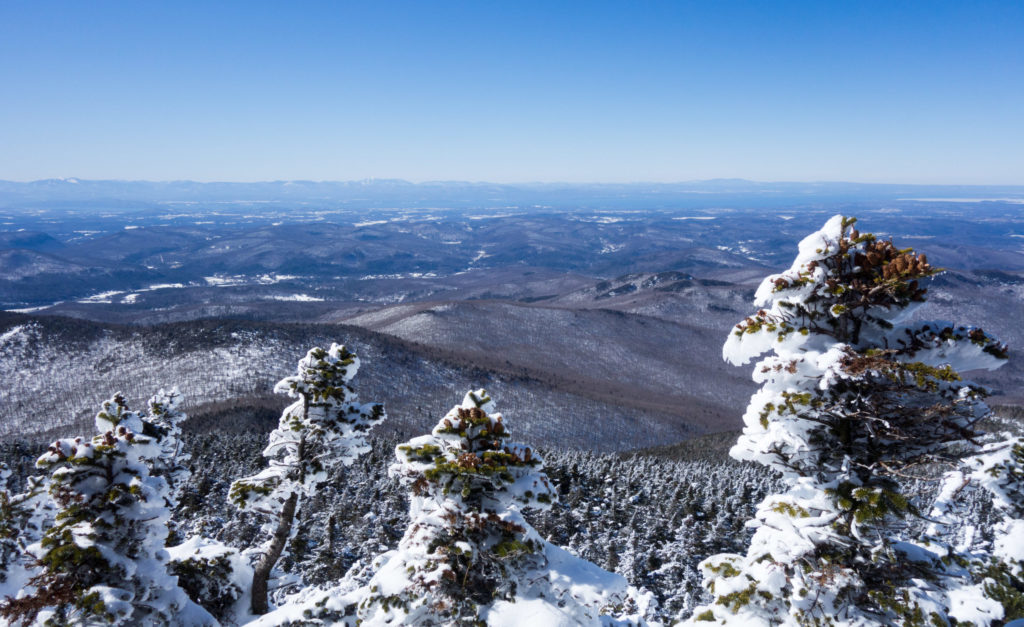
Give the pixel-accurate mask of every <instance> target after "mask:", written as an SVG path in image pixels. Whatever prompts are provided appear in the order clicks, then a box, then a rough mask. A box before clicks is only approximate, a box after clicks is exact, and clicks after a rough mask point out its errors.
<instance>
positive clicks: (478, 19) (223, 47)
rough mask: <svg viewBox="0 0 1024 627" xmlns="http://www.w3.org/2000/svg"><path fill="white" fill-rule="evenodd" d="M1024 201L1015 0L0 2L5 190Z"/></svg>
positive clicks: (1018, 6) (1023, 114)
mask: <svg viewBox="0 0 1024 627" xmlns="http://www.w3.org/2000/svg"><path fill="white" fill-rule="evenodd" d="M71 176H75V177H79V178H120V179H151V180H171V179H195V180H235V181H254V180H273V179H317V180H350V179H362V178H370V177H377V178H405V179H409V180H413V181H422V180H445V179H447V180H455V179H457V180H487V181H499V182H524V181H571V182H624V181H686V180H694V179H704V178H718V177H742V178H749V179H756V180H846V181H864V182H913V183H975V184H1024V2H1020V1H1018V0H1013V1H1006V2H955V3H953V2H948V3H947V2H941V1H937V0H936V1H930V2H902V1H901V2H892V1H886V2H861V1H858V2H846V1H842V2H840V1H835V2H829V1H824V0H822V1H816V2H739V1H736V2H727V1H708V2H684V1H678V2H640V1H636V2H625V1H623V2H613V3H605V2H578V3H573V2H535V3H534V2H524V1H520V2H490V1H483V0H481V1H479V2H465V3H455V2H428V1H425V0H421V1H416V2H383V1H382V2H365V3H344V2H323V3H317V2H287V3H271V2H266V3H260V2H244V3H242V2H239V3H226V2H225V3H214V2H195V3H190V2H183V1H178V2H174V3H171V2H165V3H157V2H123V3H121V2H103V1H99V2H67V3H58V2H47V1H43V0H40V1H36V2H28V1H26V2H18V1H13V0H7V1H5V2H2V3H0V179H11V180H31V179H38V178H49V177H71Z"/></svg>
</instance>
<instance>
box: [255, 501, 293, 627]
mask: <svg viewBox="0 0 1024 627" xmlns="http://www.w3.org/2000/svg"><path fill="white" fill-rule="evenodd" d="M298 502H299V495H298V493H296V492H292V493H291V495H289V496H288V500H287V501H285V502H284V507H283V508H282V509H281V518H280V520H279V521H278V523H277V529H276V530H275V531H274V537H273V539H272V540H271V542H270V546H269V547H268V548H267V552H266V553H264V554H263V557H262V558H261V559H260V561H259V563H257V564H256V567H255V568H254V569H253V571H252V613H253V614H256V615H259V614H266V613H267V581H268V580H269V579H270V571H271V570H273V568H274V564H276V563H277V560H278V559H279V558H280V557H281V552H282V551H284V545H285V543H286V542H288V536H290V535H291V533H292V521H293V520H294V519H295V506H296V505H297V504H298Z"/></svg>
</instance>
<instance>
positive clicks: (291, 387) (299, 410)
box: [230, 344, 385, 614]
mask: <svg viewBox="0 0 1024 627" xmlns="http://www.w3.org/2000/svg"><path fill="white" fill-rule="evenodd" d="M358 370H359V358H358V357H356V356H355V355H354V354H353V353H351V352H349V351H348V349H346V348H345V347H344V346H341V345H339V344H332V345H331V348H330V349H329V350H324V349H322V348H314V349H311V350H310V351H309V352H308V353H307V354H306V356H305V357H303V358H302V359H301V360H300V361H299V366H298V372H297V374H295V375H294V376H291V377H287V378H285V379H282V380H281V381H279V382H278V384H277V385H276V386H274V391H275V392H278V393H283V394H288V395H289V396H291V397H292V398H295V399H297V400H296V401H295V402H294V403H292V404H291V405H289V406H288V407H287V408H286V409H285V410H284V413H283V414H282V415H281V421H280V424H279V425H278V427H277V429H275V430H274V431H273V432H271V434H270V443H269V445H268V446H267V448H266V449H265V450H264V451H263V455H264V457H266V458H268V460H269V467H268V468H266V469H265V470H263V471H262V472H260V473H258V474H256V475H254V476H252V477H248V478H245V479H239V480H238V481H236V482H234V483H233V484H232V485H231V492H230V498H231V501H232V502H233V503H234V504H235V505H237V506H238V507H239V508H241V509H243V510H251V511H255V512H259V513H261V514H265V515H267V516H269V517H271V521H272V522H271V523H270V524H269V525H268V530H269V531H271V532H272V534H273V535H272V537H271V539H270V541H269V543H268V544H267V545H266V547H265V550H264V553H263V556H262V557H261V559H260V560H259V562H258V563H257V564H256V567H255V573H254V578H253V590H252V609H253V612H254V613H256V614H264V613H266V611H267V609H268V605H267V580H268V579H269V577H270V572H271V569H273V567H274V564H276V563H277V560H278V559H279V558H280V556H281V553H282V552H283V550H284V547H285V543H286V542H287V541H288V539H289V537H290V536H291V534H292V531H293V530H292V521H293V520H294V518H295V513H296V512H297V511H298V509H299V507H300V505H301V502H300V501H301V499H302V497H303V496H308V495H310V494H312V493H313V491H314V490H316V488H317V486H319V485H320V484H321V483H323V482H324V481H325V480H326V479H327V475H328V472H329V471H330V470H331V469H332V468H334V467H336V466H338V465H342V464H343V465H348V464H351V463H352V462H353V461H354V460H355V459H356V458H357V457H358V456H359V455H362V454H363V453H365V452H367V451H369V450H370V446H369V444H368V443H367V441H366V434H367V432H368V431H369V430H370V429H371V428H372V427H373V426H374V425H376V424H378V423H379V422H380V421H381V420H383V419H384V417H385V416H384V406H383V405H381V404H379V403H373V404H360V403H359V402H358V397H357V395H356V393H355V392H354V391H353V390H352V387H351V386H350V381H351V380H352V377H354V376H355V375H356V372H358Z"/></svg>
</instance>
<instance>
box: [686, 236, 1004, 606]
mask: <svg viewBox="0 0 1024 627" xmlns="http://www.w3.org/2000/svg"><path fill="white" fill-rule="evenodd" d="M935 272H936V270H934V269H933V268H932V267H931V266H930V265H929V264H928V261H927V259H926V258H925V256H924V255H921V254H916V253H914V252H913V251H911V250H909V249H899V248H897V247H896V246H895V245H893V243H892V242H891V241H886V240H881V239H878V238H876V237H874V236H873V235H871V234H868V233H859V232H858V231H857V230H856V228H854V220H853V219H851V218H845V217H842V216H835V217H833V218H832V219H830V220H829V221H828V222H827V223H826V224H825V226H824V228H823V229H822V230H821V231H819V232H817V233H814V234H812V235H810V236H809V237H807V238H805V239H804V240H803V241H802V242H801V243H800V246H799V255H798V256H797V258H796V260H795V261H794V263H793V265H792V267H791V268H790V269H789V270H787V271H785V272H783V273H781V274H777V275H772V276H769V277H768V278H767V279H765V280H764V282H762V284H761V286H760V287H759V288H758V290H757V293H756V297H755V299H756V302H755V304H756V305H758V306H760V307H761V309H760V310H758V311H757V313H755V314H754V315H752V316H750V317H748V318H747V319H745V320H743V321H742V322H740V323H739V324H738V325H736V327H735V329H733V331H732V332H731V333H730V335H729V337H728V340H727V341H726V343H725V346H724V349H723V355H724V357H725V359H726V360H727V361H729V362H731V363H734V364H737V365H739V364H744V363H747V362H749V361H751V360H754V359H757V358H759V357H762V356H763V358H761V359H760V361H759V362H758V363H757V365H756V366H755V369H754V379H755V381H757V382H759V383H761V384H762V387H761V389H760V390H759V391H758V392H757V393H756V394H754V396H753V397H752V398H751V402H750V405H749V407H748V408H747V411H746V413H745V414H744V417H743V419H744V424H745V428H744V430H743V434H742V435H741V437H740V438H739V441H738V442H737V444H736V445H735V446H734V447H733V448H732V450H731V455H732V457H734V458H736V459H739V460H746V461H752V462H756V463H760V464H764V465H766V466H767V467H769V468H771V469H773V470H775V471H777V472H779V473H781V474H782V476H783V478H784V480H785V481H786V483H787V484H788V489H787V490H786V491H785V492H783V493H781V494H773V495H770V496H768V497H767V498H766V499H765V500H764V501H763V502H762V503H761V505H760V506H759V508H758V512H757V514H756V516H755V520H754V521H753V523H752V524H753V525H754V526H755V527H756V531H755V533H754V536H753V538H752V540H751V543H750V546H749V548H748V551H747V553H746V555H736V554H720V555H716V556H713V557H711V558H708V559H707V560H705V561H704V562H702V564H701V568H702V570H703V573H704V577H705V586H706V588H707V589H708V591H709V592H710V593H711V594H712V595H713V597H714V601H713V602H712V603H711V604H709V605H706V606H703V607H700V608H697V609H696V610H695V612H694V615H693V617H692V619H691V620H692V621H694V622H698V623H699V622H702V621H713V622H715V623H721V624H727V625H779V624H793V625H796V624H803V625H808V624H810V625H826V624H827V625H879V624H882V625H884V624H907V625H918V624H921V625H923V624H935V625H947V624H950V622H951V621H950V616H949V614H948V608H949V605H950V602H949V599H948V594H947V590H948V589H949V588H953V587H956V584H955V582H951V581H950V578H951V577H953V576H959V575H963V574H964V573H963V569H959V568H958V567H957V562H956V561H955V560H951V559H950V557H951V556H950V555H949V554H948V552H947V551H946V550H945V549H943V548H942V547H940V546H936V545H933V546H931V547H923V546H919V545H915V544H911V543H909V542H906V541H903V540H904V539H902V538H901V537H900V531H901V529H902V528H903V527H904V526H905V521H906V518H907V517H908V516H910V515H912V514H913V513H914V508H913V506H912V504H911V502H910V500H909V499H908V496H907V495H906V494H904V493H903V491H902V490H901V487H900V483H899V478H900V477H901V475H907V474H913V473H914V471H915V470H917V469H920V468H922V467H924V466H925V465H927V464H932V463H936V462H943V461H947V462H949V463H953V462H955V459H956V457H957V455H958V452H957V449H956V448H955V447H951V446H950V444H951V443H954V442H958V441H962V440H964V439H965V438H971V437H972V435H973V430H972V426H973V425H974V424H975V422H976V421H977V420H978V419H979V418H981V417H983V416H984V415H985V413H986V412H987V407H986V406H985V405H984V403H983V402H982V400H981V399H982V397H983V390H981V389H980V388H978V387H976V386H974V385H971V384H969V383H966V382H964V381H962V380H961V377H960V375H959V374H958V370H970V369H975V368H989V369H992V368H996V367H998V366H1000V365H1001V364H1002V363H1003V362H1004V360H1005V358H1006V349H1005V346H1003V345H1001V344H1000V343H999V342H998V341H996V340H995V339H994V338H992V337H991V336H989V335H988V334H986V333H985V332H984V331H982V330H981V329H977V328H972V327H968V326H957V325H954V324H951V323H947V322H907V321H906V320H907V316H908V314H909V313H910V312H911V311H913V310H914V309H915V308H916V306H917V305H919V304H920V303H922V302H923V301H924V295H925V289H924V287H923V286H922V285H921V280H922V279H925V278H926V277H929V276H931V275H933V274H934V273H935ZM943 557H945V558H946V559H945V560H943V559H942V558H943ZM956 571H959V572H956Z"/></svg>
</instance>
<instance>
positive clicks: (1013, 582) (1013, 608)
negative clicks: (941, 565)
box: [939, 437, 1024, 621]
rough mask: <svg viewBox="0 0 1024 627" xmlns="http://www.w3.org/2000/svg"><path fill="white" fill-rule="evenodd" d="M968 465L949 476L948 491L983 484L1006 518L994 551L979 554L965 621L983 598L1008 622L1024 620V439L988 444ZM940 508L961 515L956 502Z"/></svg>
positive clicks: (999, 526)
mask: <svg viewBox="0 0 1024 627" xmlns="http://www.w3.org/2000/svg"><path fill="white" fill-rule="evenodd" d="M965 466H966V470H967V472H966V473H965V472H962V471H955V472H951V473H949V474H948V475H947V477H946V487H947V489H946V490H945V491H944V495H953V496H956V495H957V494H958V493H959V492H961V491H962V490H964V489H965V488H968V487H969V486H978V487H980V488H982V489H984V490H986V491H987V492H989V493H990V494H991V495H992V497H993V498H992V501H993V505H994V506H995V508H996V510H997V511H998V512H999V513H1000V514H1001V515H1002V520H1001V521H1000V522H998V523H996V524H995V526H994V528H993V529H992V532H993V541H992V546H991V549H990V550H989V551H987V552H984V553H982V554H981V555H976V556H975V560H976V561H975V562H974V564H973V566H974V570H975V571H976V574H977V578H978V579H979V580H980V582H979V583H976V584H975V585H974V586H971V587H969V588H968V587H965V590H964V591H963V592H962V593H961V596H962V597H963V599H964V603H963V604H964V605H967V606H968V607H965V611H964V617H963V618H962V619H961V620H968V619H970V618H972V617H971V616H970V614H968V612H969V611H970V610H971V609H973V608H974V607H976V606H978V605H980V604H981V600H980V599H979V597H987V598H988V599H990V600H991V602H994V603H997V604H998V605H999V606H1000V608H1001V610H1002V612H1001V618H1002V619H1003V620H1006V621H1009V620H1013V619H1024V438H1019V437H1016V438H1013V437H1011V438H1007V439H1003V440H1002V441H998V442H993V443H991V444H988V445H986V446H985V447H984V448H982V449H981V450H980V451H979V452H978V454H977V455H976V456H974V457H972V458H970V459H969V460H968V462H967V463H966V464H965ZM939 509H940V510H942V511H941V513H942V514H946V515H947V516H956V515H957V514H959V512H958V511H957V509H956V507H955V504H947V503H943V504H942V505H941V506H940V508H939ZM996 613H997V614H999V612H996Z"/></svg>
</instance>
